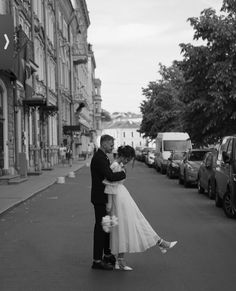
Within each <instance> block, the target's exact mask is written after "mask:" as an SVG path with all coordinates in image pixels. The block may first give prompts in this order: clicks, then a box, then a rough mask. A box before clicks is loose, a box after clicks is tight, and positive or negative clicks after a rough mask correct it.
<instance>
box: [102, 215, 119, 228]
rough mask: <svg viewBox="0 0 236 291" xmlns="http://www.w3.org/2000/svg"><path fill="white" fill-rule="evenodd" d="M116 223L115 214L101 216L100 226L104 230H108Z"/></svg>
mask: <svg viewBox="0 0 236 291" xmlns="http://www.w3.org/2000/svg"><path fill="white" fill-rule="evenodd" d="M116 225H118V218H117V217H116V216H115V215H112V216H111V215H106V216H104V217H103V218H102V228H103V230H104V231H105V232H110V230H111V228H112V227H114V226H116Z"/></svg>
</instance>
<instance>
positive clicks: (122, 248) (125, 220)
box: [104, 145, 177, 271]
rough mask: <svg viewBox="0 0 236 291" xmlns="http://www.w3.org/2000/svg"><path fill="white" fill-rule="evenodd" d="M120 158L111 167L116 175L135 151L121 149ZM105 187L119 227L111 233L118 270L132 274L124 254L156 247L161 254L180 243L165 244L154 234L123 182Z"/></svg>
mask: <svg viewBox="0 0 236 291" xmlns="http://www.w3.org/2000/svg"><path fill="white" fill-rule="evenodd" d="M117 155H118V156H117V159H116V160H115V161H114V162H113V163H112V165H111V169H112V171H113V172H114V173H116V172H120V171H121V170H122V169H123V168H124V166H125V165H126V164H127V163H129V162H130V161H131V160H133V159H134V158H135V150H134V149H133V147H131V146H129V145H126V146H121V147H119V148H118V151H117ZM104 184H106V188H105V193H107V194H108V203H107V211H108V213H110V215H111V217H114V216H115V217H117V218H118V225H116V226H115V227H112V228H111V229H110V233H111V251H112V253H113V254H115V255H116V264H115V269H117V270H125V271H131V270H132V268H131V267H129V266H127V265H126V263H125V260H124V254H125V253H138V252H144V251H145V250H147V249H148V248H150V247H153V246H155V245H156V244H157V245H158V246H159V248H160V250H161V252H162V253H166V252H167V250H168V249H170V248H172V247H173V246H174V245H175V244H176V243H177V241H174V242H168V241H165V240H164V239H162V238H161V237H160V236H159V235H158V234H157V233H156V232H155V231H154V230H153V228H152V227H151V225H150V224H149V223H148V221H147V220H146V218H145V217H144V216H143V214H142V213H141V211H140V210H139V208H138V206H137V205H136V203H135V201H134V200H133V198H132V197H131V195H130V193H129V192H128V190H127V189H126V187H125V186H124V185H123V181H120V182H116V183H111V182H109V181H106V180H105V181H104Z"/></svg>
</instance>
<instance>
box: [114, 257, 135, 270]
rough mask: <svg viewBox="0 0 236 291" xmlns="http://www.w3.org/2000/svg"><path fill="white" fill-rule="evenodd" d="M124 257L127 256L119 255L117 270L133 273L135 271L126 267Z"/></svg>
mask: <svg viewBox="0 0 236 291" xmlns="http://www.w3.org/2000/svg"><path fill="white" fill-rule="evenodd" d="M124 255H125V254H124V253H119V254H118V256H117V261H116V265H115V269H116V270H123V271H132V270H133V269H132V268H131V267H129V266H127V265H126V262H125V259H124Z"/></svg>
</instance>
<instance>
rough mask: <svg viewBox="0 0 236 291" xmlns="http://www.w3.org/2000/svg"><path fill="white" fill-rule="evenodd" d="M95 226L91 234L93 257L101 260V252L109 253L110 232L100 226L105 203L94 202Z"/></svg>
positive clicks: (104, 213) (105, 213) (105, 212)
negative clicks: (92, 234)
mask: <svg viewBox="0 0 236 291" xmlns="http://www.w3.org/2000/svg"><path fill="white" fill-rule="evenodd" d="M94 211H95V226H94V236H93V259H94V260H102V257H103V254H106V255H109V254H111V250H110V234H109V233H107V232H105V231H104V230H103V228H102V224H101V223H102V218H103V217H104V216H106V215H107V211H106V204H95V205H94Z"/></svg>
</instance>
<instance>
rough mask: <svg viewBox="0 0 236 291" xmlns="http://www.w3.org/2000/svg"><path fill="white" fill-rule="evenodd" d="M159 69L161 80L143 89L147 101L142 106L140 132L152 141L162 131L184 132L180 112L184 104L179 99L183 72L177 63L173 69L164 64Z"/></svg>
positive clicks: (173, 65)
mask: <svg viewBox="0 0 236 291" xmlns="http://www.w3.org/2000/svg"><path fill="white" fill-rule="evenodd" d="M159 67H160V69H159V73H160V75H161V79H160V80H158V81H156V82H150V83H149V84H148V86H147V88H143V89H142V93H143V95H144V96H145V97H146V100H144V101H142V103H141V106H140V109H141V113H142V114H143V119H142V122H141V126H140V130H139V131H140V132H141V133H144V136H145V137H149V138H151V139H154V138H155V137H156V136H157V133H158V132H161V131H177V130H182V124H181V119H180V112H181V110H182V106H183V103H182V102H180V101H179V98H178V95H179V92H180V91H181V88H182V83H183V77H182V74H181V71H180V70H179V68H178V63H177V62H176V61H175V62H173V64H172V66H171V67H166V66H164V65H162V64H159Z"/></svg>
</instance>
